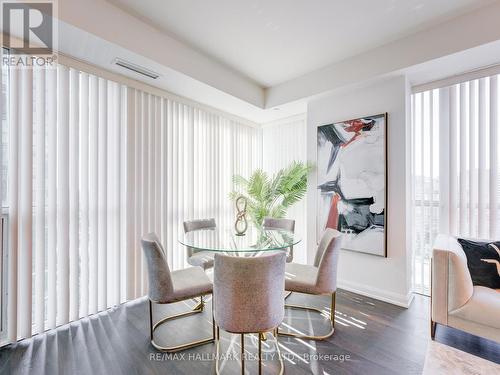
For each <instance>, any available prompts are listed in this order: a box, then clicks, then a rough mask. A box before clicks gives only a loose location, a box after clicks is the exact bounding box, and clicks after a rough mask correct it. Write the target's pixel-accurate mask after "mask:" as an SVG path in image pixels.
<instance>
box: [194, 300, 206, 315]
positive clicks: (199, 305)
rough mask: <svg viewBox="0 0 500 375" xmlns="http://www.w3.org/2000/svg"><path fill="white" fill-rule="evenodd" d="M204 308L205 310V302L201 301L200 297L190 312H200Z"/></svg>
mask: <svg viewBox="0 0 500 375" xmlns="http://www.w3.org/2000/svg"><path fill="white" fill-rule="evenodd" d="M204 308H205V301H203V296H200V302H198V304H196V305H195V306H194V307H193V309H192V310H193V311H200V312H202V311H203V309H204Z"/></svg>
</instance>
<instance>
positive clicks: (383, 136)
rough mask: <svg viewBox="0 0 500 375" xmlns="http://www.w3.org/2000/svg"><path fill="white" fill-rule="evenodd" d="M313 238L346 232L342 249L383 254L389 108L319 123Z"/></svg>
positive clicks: (385, 254)
mask: <svg viewBox="0 0 500 375" xmlns="http://www.w3.org/2000/svg"><path fill="white" fill-rule="evenodd" d="M317 142H318V145H317V147H318V160H317V167H318V181H317V182H318V184H317V186H318V199H317V202H318V203H317V204H318V207H317V215H318V217H317V223H318V228H317V238H318V239H319V238H320V236H321V234H322V232H323V230H324V229H325V228H333V229H337V230H339V231H340V232H342V233H343V234H344V239H343V245H342V248H343V249H345V250H352V251H357V252H362V253H368V254H373V255H378V256H383V257H386V256H387V243H386V221H387V215H386V212H387V210H386V201H387V199H386V198H387V113H384V114H379V115H375V116H367V117H362V118H358V119H354V120H348V121H342V122H337V123H333V124H328V125H322V126H319V127H318V139H317Z"/></svg>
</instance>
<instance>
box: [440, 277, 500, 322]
mask: <svg viewBox="0 0 500 375" xmlns="http://www.w3.org/2000/svg"><path fill="white" fill-rule="evenodd" d="M449 315H450V316H453V317H457V318H460V319H464V320H468V321H472V322H476V323H478V324H482V325H484V326H488V327H493V328H498V329H500V294H499V293H498V292H497V291H496V290H495V289H491V288H486V287H484V286H475V287H474V292H473V293H472V297H471V298H470V299H469V301H468V302H467V303H466V304H465V305H464V306H462V307H460V308H458V309H456V310H454V311H451V312H450V313H449Z"/></svg>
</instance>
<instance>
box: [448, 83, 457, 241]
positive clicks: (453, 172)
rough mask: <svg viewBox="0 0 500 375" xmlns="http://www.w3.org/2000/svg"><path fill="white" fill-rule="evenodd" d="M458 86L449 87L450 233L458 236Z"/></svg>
mask: <svg viewBox="0 0 500 375" xmlns="http://www.w3.org/2000/svg"><path fill="white" fill-rule="evenodd" d="M457 112H458V86H457V85H455V86H452V87H450V127H451V126H453V130H452V129H450V139H449V144H450V167H449V169H450V184H449V185H450V207H449V210H450V211H449V218H450V233H451V234H454V235H456V234H458V217H459V214H458V208H459V203H458V201H459V177H458V176H459V171H458V133H459V131H458V124H459V122H458V121H459V117H458V116H457Z"/></svg>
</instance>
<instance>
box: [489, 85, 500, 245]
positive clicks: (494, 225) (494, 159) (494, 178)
mask: <svg viewBox="0 0 500 375" xmlns="http://www.w3.org/2000/svg"><path fill="white" fill-rule="evenodd" d="M489 238H491V239H498V238H500V234H499V231H498V78H497V76H492V77H491V78H490V237H489Z"/></svg>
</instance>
